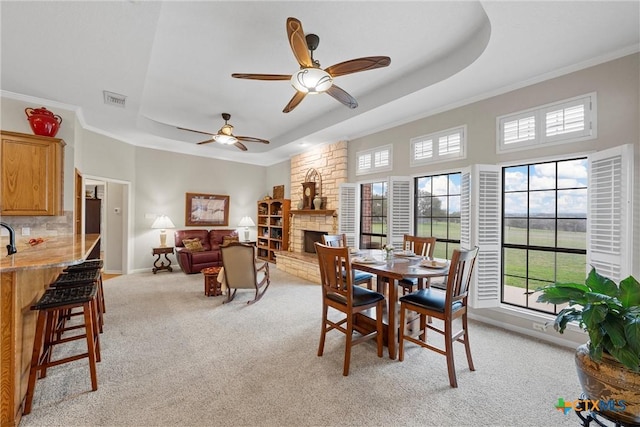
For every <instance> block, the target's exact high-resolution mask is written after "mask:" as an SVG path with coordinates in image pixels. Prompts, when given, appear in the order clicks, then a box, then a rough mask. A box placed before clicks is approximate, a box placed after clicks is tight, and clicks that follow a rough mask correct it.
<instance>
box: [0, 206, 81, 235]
mask: <svg viewBox="0 0 640 427" xmlns="http://www.w3.org/2000/svg"><path fill="white" fill-rule="evenodd" d="M1 219H2V222H6V223H7V224H9V225H10V226H11V227H12V228H13V229H14V230H15V232H16V239H22V238H36V237H48V236H49V237H50V236H65V235H70V234H73V211H65V212H64V215H61V216H3V217H1ZM24 228H28V229H29V236H26V235H23V234H22V231H23V229H24ZM0 232H1V234H2V235H3V236H4V235H8V234H9V233H8V232H7V230H6V229H4V228H2V229H1V230H0Z"/></svg>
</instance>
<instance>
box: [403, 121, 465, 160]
mask: <svg viewBox="0 0 640 427" xmlns="http://www.w3.org/2000/svg"><path fill="white" fill-rule="evenodd" d="M466 133H467V127H466V126H460V127H457V128H453V129H447V130H444V131H441V132H436V133H432V134H429V135H423V136H418V137H415V138H411V140H410V142H411V166H417V165H422V164H427V163H436V162H440V161H443V160H449V159H452V158H464V157H465V148H466V136H465V135H466Z"/></svg>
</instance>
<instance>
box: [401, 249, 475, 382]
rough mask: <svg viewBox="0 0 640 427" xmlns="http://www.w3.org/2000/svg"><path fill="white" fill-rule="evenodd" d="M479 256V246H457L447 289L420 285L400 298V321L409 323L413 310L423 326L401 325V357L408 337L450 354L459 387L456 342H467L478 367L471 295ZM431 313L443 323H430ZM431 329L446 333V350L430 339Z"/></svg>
mask: <svg viewBox="0 0 640 427" xmlns="http://www.w3.org/2000/svg"><path fill="white" fill-rule="evenodd" d="M477 256H478V248H477V247H476V248H474V249H472V250H458V249H456V250H454V251H453V257H452V258H451V265H450V266H449V276H448V278H447V287H446V289H445V290H444V291H443V290H440V289H436V288H426V289H419V290H417V291H415V292H411V293H410V294H407V295H404V296H402V297H401V298H400V325H404V324H405V323H404V322H405V316H406V315H407V311H413V312H417V313H418V314H419V315H420V328H419V330H409V328H405V327H401V328H400V345H399V349H398V359H399V360H400V361H403V360H404V341H405V340H406V341H411V342H412V343H415V344H418V345H419V346H421V347H424V348H428V349H430V350H433V351H435V352H437V353H440V354H442V355H444V356H446V358H447V370H448V371H449V384H450V385H451V387H458V381H457V379H456V371H455V365H454V360H453V343H454V342H456V341H457V342H460V343H462V344H464V348H465V351H466V353H467V362H468V363H469V369H470V370H472V371H475V367H474V366H473V360H472V359H471V347H470V346H469V332H468V328H467V297H468V294H469V285H470V283H471V276H472V273H473V267H474V265H475V261H476V257H477ZM427 317H431V318H434V319H440V320H441V321H442V323H443V326H442V327H438V326H436V325H435V324H434V323H427ZM458 318H462V329H460V330H459V331H457V332H455V333H454V332H453V320H455V319H458ZM427 330H433V331H435V332H437V333H439V334H442V335H443V336H444V341H445V346H444V347H445V348H444V350H443V349H442V348H441V347H436V346H434V345H431V344H430V343H428V342H427ZM418 334H419V336H418Z"/></svg>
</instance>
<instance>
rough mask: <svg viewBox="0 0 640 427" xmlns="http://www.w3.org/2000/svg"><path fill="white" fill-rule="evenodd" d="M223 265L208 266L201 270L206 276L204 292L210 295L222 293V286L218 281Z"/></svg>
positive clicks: (214, 295)
mask: <svg viewBox="0 0 640 427" xmlns="http://www.w3.org/2000/svg"><path fill="white" fill-rule="evenodd" d="M221 268H222V267H208V268H203V269H202V270H201V273H202V275H203V276H204V294H205V295H206V296H208V297H217V296H219V295H222V289H221V288H222V287H221V285H220V283H218V274H219V273H220V269H221Z"/></svg>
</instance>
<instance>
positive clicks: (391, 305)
mask: <svg viewBox="0 0 640 427" xmlns="http://www.w3.org/2000/svg"><path fill="white" fill-rule="evenodd" d="M350 258H351V268H352V269H354V270H360V271H365V272H367V273H371V274H375V275H376V276H377V283H378V291H379V292H384V288H383V286H384V284H385V283H388V292H387V295H385V296H386V299H387V316H386V319H385V320H386V322H384V323H385V325H386V326H387V339H386V341H387V347H388V350H389V358H390V359H395V358H396V356H397V349H398V337H399V335H400V334H399V333H398V324H397V323H398V317H399V308H400V304H399V301H398V298H399V296H398V288H399V287H401V285H399V281H400V280H402V279H414V278H415V279H418V281H427V283H428V280H427V279H432V278H437V277H446V276H447V275H448V273H449V261H448V260H446V259H442V258H429V257H423V256H418V255H415V254H413V253H412V252H409V251H396V252H393V253H390V254H389V255H388V256H387V254H386V252H385V251H384V250H382V251H381V250H380V249H361V250H355V249H352V250H351V257H350ZM378 315H379V314H378V313H376V316H378ZM401 326H402V327H404V326H405V325H401Z"/></svg>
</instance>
